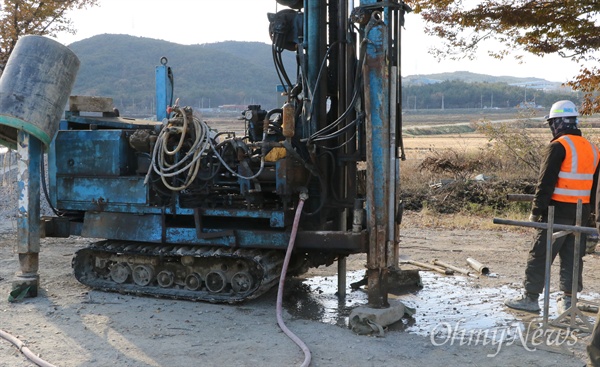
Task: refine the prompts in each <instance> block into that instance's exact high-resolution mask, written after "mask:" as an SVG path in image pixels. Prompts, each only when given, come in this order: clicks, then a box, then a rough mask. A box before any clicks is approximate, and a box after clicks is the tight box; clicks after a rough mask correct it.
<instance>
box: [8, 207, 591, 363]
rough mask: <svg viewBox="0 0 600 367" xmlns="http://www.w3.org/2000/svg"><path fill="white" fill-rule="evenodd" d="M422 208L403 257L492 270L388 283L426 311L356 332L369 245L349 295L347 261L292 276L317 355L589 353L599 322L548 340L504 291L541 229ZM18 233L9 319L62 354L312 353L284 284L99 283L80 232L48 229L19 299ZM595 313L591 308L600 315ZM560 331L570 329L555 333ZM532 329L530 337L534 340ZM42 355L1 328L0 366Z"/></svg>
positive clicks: (261, 356)
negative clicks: (235, 297)
mask: <svg viewBox="0 0 600 367" xmlns="http://www.w3.org/2000/svg"><path fill="white" fill-rule="evenodd" d="M420 216H421V214H418V213H412V212H408V213H406V215H405V218H404V222H403V224H402V226H401V260H407V259H412V260H418V261H422V262H430V261H432V260H433V259H439V260H442V261H444V262H447V263H450V264H453V265H455V266H459V267H464V268H468V266H467V264H466V258H468V257H472V258H474V259H476V260H478V261H479V262H481V263H482V264H484V265H486V266H487V267H488V268H489V270H490V274H489V275H488V276H480V277H479V278H475V277H469V276H465V275H461V274H455V275H442V274H439V273H436V272H431V271H425V270H423V271H420V275H421V278H422V283H423V287H422V288H421V289H412V290H409V291H403V292H396V294H390V302H392V304H394V305H395V304H397V302H399V301H401V302H403V303H404V304H405V305H407V306H410V307H414V308H415V309H416V313H415V314H414V315H413V316H412V317H408V316H406V317H405V318H403V319H402V320H400V321H399V322H397V323H395V324H392V325H391V326H390V327H388V328H386V331H385V335H384V336H383V337H375V336H371V335H357V334H355V333H353V332H352V331H351V330H350V329H349V328H348V327H347V324H348V312H349V311H350V310H351V309H353V308H355V307H357V306H360V305H363V304H365V302H366V297H365V292H364V291H363V290H358V291H354V292H352V291H351V290H350V288H349V284H350V283H351V282H352V281H355V280H357V279H359V278H360V277H361V276H362V274H363V273H364V265H365V256H363V255H355V256H352V257H351V258H350V259H349V261H348V295H347V297H346V299H345V300H344V301H338V299H337V297H336V295H335V286H332V284H333V285H335V284H336V276H335V274H336V271H337V267H336V266H335V264H334V265H333V266H330V267H327V268H318V269H313V270H311V271H310V272H309V273H308V274H305V275H304V276H303V277H302V278H290V279H288V280H287V282H286V293H285V296H284V299H285V302H284V320H285V322H286V325H287V326H288V327H289V328H290V329H291V330H292V331H293V332H294V333H295V334H296V335H297V336H298V337H299V338H300V339H301V340H302V341H304V343H306V345H307V346H308V348H309V349H310V352H311V354H312V363H311V366H381V365H388V366H400V365H402V366H448V365H451V366H486V367H489V366H565V367H566V366H583V365H584V364H585V355H584V350H585V345H586V344H587V342H588V339H589V334H587V333H584V332H578V331H577V330H571V329H565V328H551V329H550V331H549V333H550V334H549V338H547V339H545V341H544V342H541V341H540V340H541V339H539V338H538V339H535V338H534V337H532V336H531V334H532V332H531V331H532V330H533V329H535V328H536V325H539V323H540V322H541V321H542V317H541V315H533V314H527V313H522V312H513V311H510V310H508V309H506V308H505V307H504V306H503V305H502V301H503V300H504V298H506V297H511V296H515V295H517V294H519V292H520V285H521V280H522V275H523V271H524V265H525V259H526V256H527V251H528V248H529V245H530V240H531V238H532V236H533V232H532V231H533V230H531V229H519V228H515V227H511V228H506V226H498V227H497V228H494V229H491V230H469V229H466V228H465V229H456V228H455V227H454V228H446V227H445V226H444V224H443V223H441V222H440V223H437V224H435V225H434V226H432V227H423V226H422V225H421V224H422V223H423V222H424V221H423V220H422V218H421V217H420ZM491 220H492V218H490V219H489V221H490V222H491ZM15 239H16V232H15V221H14V219H5V220H3V221H2V226H0V330H4V331H5V332H8V333H10V334H12V335H14V336H16V337H18V338H19V339H20V340H21V341H23V342H24V343H25V344H26V346H27V347H28V348H29V349H31V350H32V351H33V352H34V353H36V354H38V355H40V356H41V358H43V359H45V360H46V361H48V362H50V363H52V364H54V365H56V366H62V367H70V366H135V367H138V366H170V367H171V366H172V367H174V366H198V365H201V366H293V365H300V364H301V363H302V361H303V359H304V356H303V353H302V351H301V350H300V349H299V348H298V346H296V344H294V343H293V342H292V341H291V340H290V339H289V338H287V337H286V336H285V335H284V333H283V332H282V331H281V330H280V329H279V327H278V325H277V321H276V315H275V304H276V294H277V289H272V290H271V291H270V292H269V293H267V294H265V295H263V296H262V297H260V298H259V299H257V300H252V301H248V302H244V303H241V304H235V305H221V304H210V303H202V302H189V301H174V300H164V299H155V298H145V297H134V296H129V295H122V294H115V293H103V292H99V291H94V290H90V289H88V288H87V287H85V286H83V285H81V284H79V283H78V282H77V281H76V280H75V278H74V277H73V275H72V273H71V266H70V263H71V256H72V255H73V253H74V251H76V250H77V249H79V248H81V247H83V246H85V245H86V244H87V243H88V240H86V239H81V238H70V239H43V240H42V250H41V253H40V276H41V280H40V282H41V287H40V294H39V296H38V297H37V298H32V299H25V300H24V301H22V302H19V303H9V302H8V300H7V299H8V294H9V292H10V289H11V281H12V278H13V277H14V275H15V273H16V272H17V270H18V262H17V257H16V255H15V254H14V252H13V246H14V243H15ZM584 259H585V265H584V292H583V294H582V298H584V299H587V300H599V299H600V294H599V291H600V281H599V277H600V274H599V272H598V269H600V253H599V254H591V255H586V256H585V258H584ZM557 263H558V261H557V262H556V264H555V265H553V273H552V274H553V282H552V287H551V292H552V293H551V298H550V313H549V318H550V320H553V319H554V318H555V317H556V307H555V298H556V295H557V292H556V291H557V289H558V287H557V283H556V278H557V276H558V275H557V274H558V272H557V270H558V269H557V267H558V265H557ZM403 268H406V269H409V268H414V267H412V266H403ZM540 305H542V302H541V301H540ZM586 315H587V316H586V318H588V317H589V318H590V319H591V320H593V318H592V317H593V314H591V313H586ZM560 330H562V331H563V334H568V336H569V338H562V339H561V338H560V336H558V337H557V335H558V334H557V333H558V332H559V331H560ZM485 331H487V332H489V333H488V334H486V335H488V336H491V337H490V338H488V339H485V342H484V339H483V338H482V339H475V338H473V337H472V336H473V335H475V334H476V333H481V332H485ZM494 332H495V334H494ZM478 335H479V334H478ZM520 335H521V336H523V335H525V336H524V337H521V336H520ZM469 336H470V337H469ZM538 337H539V335H538ZM522 340H529V342H527V341H526V342H525V344H523V343H522ZM32 365H33V363H31V362H29V361H27V360H26V358H25V357H24V356H23V355H22V354H21V353H20V352H19V351H18V350H17V349H16V348H15V347H14V346H12V345H11V344H10V343H9V342H7V341H5V340H2V339H0V366H3V367H4V366H7V367H22V366H32Z"/></svg>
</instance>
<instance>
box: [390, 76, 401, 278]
mask: <svg viewBox="0 0 600 367" xmlns="http://www.w3.org/2000/svg"><path fill="white" fill-rule="evenodd" d="M395 69H396V67H392V72H391V73H390V74H389V75H396V74H395ZM395 100H396V78H391V79H390V102H392V101H395ZM389 106H390V121H395V120H396V112H397V111H396V104H395V103H390V104H389ZM389 128H390V173H391V181H390V184H389V190H390V193H389V200H388V206H389V207H388V249H387V265H388V266H389V267H391V268H393V269H397V268H398V260H399V253H398V240H397V238H398V236H397V229H398V226H397V225H396V216H395V212H396V208H397V207H398V201H397V198H398V196H397V193H396V190H397V187H398V185H399V183H400V178H399V168H398V160H397V159H396V124H392V123H390V124H389Z"/></svg>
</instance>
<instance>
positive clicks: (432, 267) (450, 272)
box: [402, 260, 454, 275]
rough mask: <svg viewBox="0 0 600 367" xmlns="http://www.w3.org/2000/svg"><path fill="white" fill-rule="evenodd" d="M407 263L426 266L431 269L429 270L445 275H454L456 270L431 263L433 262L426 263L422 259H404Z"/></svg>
mask: <svg viewBox="0 0 600 367" xmlns="http://www.w3.org/2000/svg"><path fill="white" fill-rule="evenodd" d="M402 262H403V263H405V264H411V265H415V266H419V267H421V268H425V269H429V270H433V271H437V272H438V273H440V274H444V275H453V274H454V271H453V270H451V269H444V268H440V267H439V266H435V265H431V264H426V263H423V262H420V261H415V260H404V261H402Z"/></svg>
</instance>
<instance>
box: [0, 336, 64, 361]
mask: <svg viewBox="0 0 600 367" xmlns="http://www.w3.org/2000/svg"><path fill="white" fill-rule="evenodd" d="M0 338H2V339H4V340H7V341H9V342H11V343H12V344H13V345H14V346H15V347H17V348H18V349H19V352H21V353H23V354H24V355H25V357H27V359H29V360H30V361H31V362H33V363H35V364H37V365H38V366H40V367H56V366H55V365H53V364H52V363H48V362H46V361H44V360H43V359H41V358H40V357H38V356H36V355H35V354H33V352H32V351H31V350H30V349H29V348H27V347H26V346H25V345H24V344H23V342H22V341H20V340H19V339H17V338H16V337H14V336H12V335H10V334H9V333H7V332H6V331H3V330H0Z"/></svg>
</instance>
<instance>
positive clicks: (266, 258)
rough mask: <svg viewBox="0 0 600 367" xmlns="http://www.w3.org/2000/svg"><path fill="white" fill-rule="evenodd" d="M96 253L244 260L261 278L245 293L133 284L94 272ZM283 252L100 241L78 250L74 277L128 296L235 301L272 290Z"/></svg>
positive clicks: (251, 297)
mask: <svg viewBox="0 0 600 367" xmlns="http://www.w3.org/2000/svg"><path fill="white" fill-rule="evenodd" d="M98 255H102V256H106V255H133V256H145V257H156V258H161V257H182V256H193V257H195V258H205V259H206V258H214V260H215V261H216V262H218V261H219V259H224V258H228V259H244V260H246V261H250V262H252V263H254V264H256V265H257V267H258V268H259V269H260V270H261V271H262V278H260V279H257V283H258V284H257V285H255V286H254V287H253V288H252V289H250V290H248V291H247V292H245V293H241V294H233V293H232V292H229V293H211V292H208V291H205V290H195V291H193V290H188V289H184V288H182V287H173V288H162V287H160V286H140V285H137V284H134V283H127V284H125V283H123V284H119V283H116V282H114V281H112V280H111V279H105V278H106V277H105V276H99V275H98V274H96V273H95V272H94V266H93V264H94V262H95V257H96V256H98ZM283 258H284V253H283V252H282V251H275V250H256V249H231V248H223V247H197V246H196V247H193V246H185V245H160V244H151V243H138V242H124V241H109V240H106V241H100V242H95V243H93V244H91V245H90V246H88V247H86V248H83V249H80V250H78V251H77V252H76V253H75V256H74V257H73V260H72V264H71V265H72V267H73V269H74V273H75V277H76V279H77V280H78V281H79V282H80V283H82V284H84V285H87V286H89V287H91V288H94V289H98V290H102V291H108V292H119V293H124V294H131V295H142V296H153V297H157V298H169V299H183V300H191V301H207V302H211V303H238V302H242V301H245V300H249V299H254V298H256V297H258V296H260V295H262V294H264V293H266V292H267V291H268V290H269V289H271V288H272V287H273V286H274V285H275V284H276V283H277V282H278V280H279V277H280V272H281V268H282V264H283Z"/></svg>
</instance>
